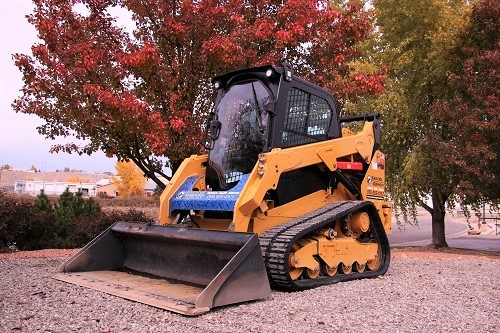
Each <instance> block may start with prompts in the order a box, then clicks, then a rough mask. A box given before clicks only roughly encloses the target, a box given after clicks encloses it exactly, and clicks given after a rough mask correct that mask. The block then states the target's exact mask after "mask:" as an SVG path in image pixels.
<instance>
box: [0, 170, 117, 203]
mask: <svg viewBox="0 0 500 333" xmlns="http://www.w3.org/2000/svg"><path fill="white" fill-rule="evenodd" d="M111 181H112V180H111V175H108V174H100V173H87V172H73V171H69V172H64V171H62V172H32V171H11V170H1V172H0V186H1V187H2V188H4V189H6V190H7V191H8V192H12V193H16V194H29V195H38V194H39V193H40V192H41V191H42V190H43V191H44V193H45V194H47V195H60V194H62V193H63V192H64V191H65V190H66V189H68V190H69V191H70V192H72V193H77V192H82V193H83V195H84V196H88V197H92V196H95V195H96V192H95V189H96V187H98V186H102V185H106V184H110V183H111Z"/></svg>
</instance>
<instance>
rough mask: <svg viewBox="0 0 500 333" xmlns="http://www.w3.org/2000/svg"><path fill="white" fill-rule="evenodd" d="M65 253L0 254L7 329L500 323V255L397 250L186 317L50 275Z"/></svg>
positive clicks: (351, 328)
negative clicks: (372, 267) (348, 271)
mask: <svg viewBox="0 0 500 333" xmlns="http://www.w3.org/2000/svg"><path fill="white" fill-rule="evenodd" d="M66 258H67V256H66V257H52V258H22V259H19V258H18V259H15V258H12V257H7V258H6V257H0V331H1V332H17V331H21V332H495V333H497V332H500V279H499V277H500V274H499V273H500V256H488V257H487V256H480V255H464V254H446V255H438V256H434V255H432V254H431V255H426V254H425V253H424V254H422V253H414V252H405V251H400V250H398V251H394V253H393V259H392V263H391V267H390V268H389V271H388V273H387V274H386V275H385V276H384V277H380V278H376V279H370V280H358V281H352V282H345V283H339V284H336V285H330V286H325V287H320V288H316V289H313V290H307V291H303V292H295V293H286V292H276V291H273V293H272V294H271V297H270V298H269V299H267V300H263V301H257V302H248V303H245V304H240V305H236V306H227V307H223V308H219V309H216V310H213V311H211V312H209V313H208V314H205V315H202V316H199V317H194V318H193V317H184V316H182V315H178V314H174V313H170V312H168V311H164V310H159V309H156V308H152V307H150V306H147V305H143V304H139V303H134V302H131V301H127V300H124V299H120V298H118V297H114V296H110V295H107V294H104V293H101V292H97V291H94V290H89V289H85V288H82V287H78V286H74V285H70V284H66V283H64V282H60V281H57V280H54V279H52V278H51V276H52V275H53V274H54V273H55V272H56V269H57V267H58V266H59V265H60V264H62V263H63V262H64V261H65V259H66Z"/></svg>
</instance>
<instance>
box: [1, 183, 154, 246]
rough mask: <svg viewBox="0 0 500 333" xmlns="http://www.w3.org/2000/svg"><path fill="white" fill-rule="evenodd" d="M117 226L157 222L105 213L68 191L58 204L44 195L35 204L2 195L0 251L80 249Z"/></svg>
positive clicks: (126, 213) (123, 213) (134, 214)
mask: <svg viewBox="0 0 500 333" xmlns="http://www.w3.org/2000/svg"><path fill="white" fill-rule="evenodd" d="M115 222H137V223H154V219H152V218H150V217H148V216H146V215H145V214H144V213H143V212H141V211H138V210H134V209H129V210H127V211H122V210H112V211H108V212H106V213H105V212H102V211H101V208H100V206H99V204H98V203H97V202H96V201H95V200H93V199H91V198H90V199H84V198H83V197H82V195H81V194H78V193H77V194H73V193H71V192H69V191H65V192H64V193H63V194H61V196H60V197H59V200H58V201H57V203H55V204H53V203H52V202H51V201H50V200H49V198H48V197H47V195H45V194H44V193H43V192H42V193H40V194H39V195H38V196H37V197H36V199H35V200H34V201H33V200H25V198H20V197H16V196H14V195H8V194H6V193H4V192H1V191H0V251H15V250H39V249H45V248H79V247H82V246H84V245H85V244H87V243H88V242H90V241H91V240H92V239H93V238H95V237H96V236H98V235H99V234H100V233H101V232H103V231H104V230H106V229H107V228H108V227H109V226H111V225H112V224H113V223H115Z"/></svg>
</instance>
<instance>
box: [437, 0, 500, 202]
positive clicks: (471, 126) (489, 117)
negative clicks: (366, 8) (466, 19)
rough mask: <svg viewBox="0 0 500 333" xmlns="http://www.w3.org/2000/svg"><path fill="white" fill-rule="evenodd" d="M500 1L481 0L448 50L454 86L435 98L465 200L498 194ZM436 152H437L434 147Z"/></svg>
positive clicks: (489, 198)
mask: <svg viewBox="0 0 500 333" xmlns="http://www.w3.org/2000/svg"><path fill="white" fill-rule="evenodd" d="M499 17H500V2H498V1H495V0H480V1H477V2H476V3H475V4H474V5H473V7H472V13H471V17H470V23H469V26H468V28H467V29H466V30H465V31H463V32H462V33H461V35H460V44H459V45H458V46H457V48H456V49H455V50H454V52H453V54H452V55H451V56H452V57H453V59H454V62H455V63H456V66H455V70H454V71H452V72H450V73H449V83H450V85H451V87H452V88H453V90H452V93H451V96H450V98H449V100H446V101H441V102H439V103H436V104H435V105H434V107H433V109H432V111H433V115H434V117H435V119H436V120H437V121H438V122H439V123H441V124H442V127H443V129H444V130H445V131H447V133H448V135H449V143H450V144H449V145H448V147H449V152H448V154H449V155H450V156H451V157H450V158H449V159H448V160H445V161H444V162H445V163H447V164H448V165H447V166H446V167H447V169H448V170H454V172H455V177H456V180H455V183H456V184H457V186H456V190H455V194H456V196H457V197H459V198H460V199H461V200H460V201H461V203H463V204H471V203H472V204H478V203H483V202H485V201H489V202H492V203H494V204H497V205H498V204H499V203H500V202H499V200H500V177H499V175H498V172H499V170H500V134H499V131H498V129H499V128H500V96H499V92H500V21H499V19H498V18H499ZM437 154H438V153H437Z"/></svg>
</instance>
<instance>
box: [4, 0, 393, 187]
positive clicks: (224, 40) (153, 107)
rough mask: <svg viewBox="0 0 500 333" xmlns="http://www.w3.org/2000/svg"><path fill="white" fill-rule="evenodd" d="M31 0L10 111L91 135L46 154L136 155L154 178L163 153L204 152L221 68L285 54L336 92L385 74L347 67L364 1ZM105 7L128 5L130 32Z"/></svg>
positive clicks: (374, 87)
mask: <svg viewBox="0 0 500 333" xmlns="http://www.w3.org/2000/svg"><path fill="white" fill-rule="evenodd" d="M33 2H34V3H35V10H34V13H33V14H31V15H29V16H28V20H29V22H30V23H31V24H33V25H34V26H35V27H36V29H37V31H38V36H39V38H40V40H41V42H40V43H37V44H36V45H33V47H32V53H33V54H32V55H24V54H16V55H14V59H15V64H16V66H18V67H19V69H20V70H21V72H22V74H23V79H24V86H23V89H22V92H23V94H22V96H21V97H20V98H18V99H17V100H16V101H15V102H14V104H13V106H14V109H15V110H16V111H17V112H23V113H32V114H36V115H38V116H39V117H41V118H42V119H44V120H45V124H43V125H42V126H40V127H39V128H38V130H39V132H40V133H41V134H42V135H44V136H45V137H47V138H50V139H54V138H56V137H58V136H63V137H67V136H74V137H76V138H77V139H86V140H87V141H85V142H86V144H83V145H78V144H67V145H54V146H53V148H52V150H53V151H54V152H58V151H66V152H76V153H79V154H91V153H93V152H95V151H97V150H102V151H103V152H104V153H105V154H106V155H108V156H116V157H117V158H118V159H119V160H132V161H133V162H134V163H135V164H137V166H138V167H139V168H140V169H141V170H142V171H143V172H144V174H145V175H146V176H147V177H149V178H151V179H153V180H154V181H155V182H156V183H157V184H158V185H159V186H160V187H163V186H164V185H163V184H162V183H161V181H160V180H159V179H158V177H157V176H158V175H162V176H165V177H166V178H167V179H169V178H170V177H169V175H167V174H165V173H164V172H163V171H162V170H163V167H164V165H163V164H164V162H162V161H163V160H162V158H165V157H166V158H167V162H166V166H167V167H169V168H170V169H171V170H173V171H175V170H176V169H177V167H178V166H179V165H180V163H181V162H182V160H183V158H185V157H186V156H189V155H190V154H193V153H198V152H200V151H201V149H202V148H201V144H200V143H201V142H202V138H201V136H202V132H203V131H202V130H201V128H202V127H203V123H204V118H205V115H206V114H207V113H208V112H209V110H210V108H211V107H212V103H213V102H212V97H213V96H212V95H213V92H212V89H211V87H210V84H209V83H210V78H211V77H213V76H215V75H217V74H221V73H223V72H226V71H230V70H235V69H240V68H243V67H249V66H255V65H262V64H267V63H272V64H279V63H280V61H281V60H282V59H286V60H288V61H290V62H291V63H292V64H293V65H294V68H295V70H296V72H297V73H298V74H299V75H301V76H303V77H305V78H306V79H309V80H311V81H313V82H315V83H317V84H319V85H322V86H324V87H325V88H327V89H329V90H331V91H332V92H333V93H335V94H336V95H337V96H338V97H339V99H340V100H341V102H342V101H345V100H347V99H355V98H356V97H358V96H362V95H366V94H373V93H378V92H380V91H381V90H382V89H383V73H382V72H378V73H367V74H360V73H358V72H357V73H356V74H353V71H352V68H351V67H350V66H349V63H351V62H352V61H353V60H358V59H359V58H360V57H361V53H360V51H359V50H358V48H357V45H358V43H359V42H360V41H363V40H365V39H366V38H367V37H369V35H370V33H371V29H372V25H371V19H372V18H371V13H370V12H369V11H367V10H366V9H364V7H363V2H362V1H360V0H353V1H313V0H288V1H277V0H246V1H241V0H225V1H222V0H201V1H193V0H191V1H189V0H184V1H182V0H33ZM335 3H337V5H334V4H335ZM76 4H80V6H81V5H82V4H83V5H85V6H86V8H87V10H88V13H81V11H80V13H79V12H78V11H76V10H75V5H76ZM112 7H123V8H125V9H127V10H128V11H129V12H130V13H131V14H132V19H133V21H134V23H135V25H136V28H135V30H134V33H133V36H131V35H129V34H128V33H127V32H126V31H125V30H124V28H121V27H119V26H118V25H117V24H116V19H115V18H114V17H112V16H111V15H110V14H109V9H110V8H112Z"/></svg>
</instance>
